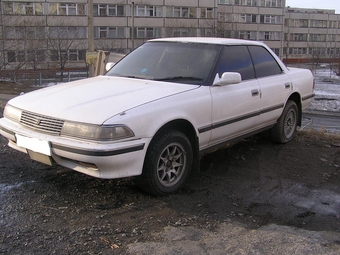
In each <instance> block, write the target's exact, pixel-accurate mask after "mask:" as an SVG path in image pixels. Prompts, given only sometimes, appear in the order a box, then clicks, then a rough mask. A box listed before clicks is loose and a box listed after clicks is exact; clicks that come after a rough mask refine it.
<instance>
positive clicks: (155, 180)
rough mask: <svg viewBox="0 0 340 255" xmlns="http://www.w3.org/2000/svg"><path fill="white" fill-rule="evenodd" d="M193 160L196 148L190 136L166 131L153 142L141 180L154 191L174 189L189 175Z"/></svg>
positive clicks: (167, 191) (154, 192)
mask: <svg viewBox="0 0 340 255" xmlns="http://www.w3.org/2000/svg"><path fill="white" fill-rule="evenodd" d="M192 162H193V150H192V146H191V143H190V141H189V139H188V138H187V137H186V136H185V135H184V134H183V133H181V132H179V131H175V130H170V131H167V132H165V133H163V134H162V135H160V136H158V137H155V138H154V140H153V141H152V142H151V144H150V146H149V149H148V151H147V154H146V157H145V161H144V166H143V173H142V175H141V176H139V184H140V186H141V188H142V189H143V190H145V191H147V192H149V193H151V194H154V195H168V194H171V193H175V192H176V191H178V190H179V189H180V188H181V187H182V185H183V184H184V182H185V180H186V178H187V176H188V175H189V172H190V170H191V167H192Z"/></svg>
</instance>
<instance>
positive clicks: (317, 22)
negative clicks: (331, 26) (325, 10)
mask: <svg viewBox="0 0 340 255" xmlns="http://www.w3.org/2000/svg"><path fill="white" fill-rule="evenodd" d="M310 27H321V28H326V27H327V20H311V21H310Z"/></svg>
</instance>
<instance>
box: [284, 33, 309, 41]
mask: <svg viewBox="0 0 340 255" xmlns="http://www.w3.org/2000/svg"><path fill="white" fill-rule="evenodd" d="M286 40H288V41H295V42H306V41H307V40H308V34H287V35H286Z"/></svg>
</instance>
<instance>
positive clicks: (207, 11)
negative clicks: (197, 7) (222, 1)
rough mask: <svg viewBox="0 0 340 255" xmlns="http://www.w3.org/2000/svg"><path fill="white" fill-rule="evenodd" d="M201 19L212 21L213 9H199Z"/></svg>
mask: <svg viewBox="0 0 340 255" xmlns="http://www.w3.org/2000/svg"><path fill="white" fill-rule="evenodd" d="M201 18H206V19H212V18H214V9H213V8H201Z"/></svg>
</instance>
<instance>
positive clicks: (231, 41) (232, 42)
mask: <svg viewBox="0 0 340 255" xmlns="http://www.w3.org/2000/svg"><path fill="white" fill-rule="evenodd" d="M149 41H150V42H155V41H157V42H183V43H210V44H222V45H261V46H263V45H264V44H263V43H262V42H258V41H249V40H242V39H231V38H217V37H171V38H158V39H152V40H149Z"/></svg>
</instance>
